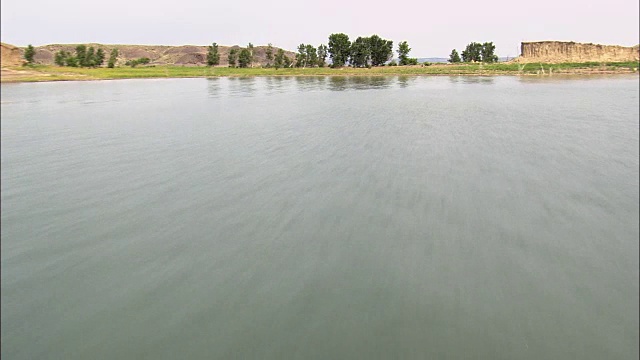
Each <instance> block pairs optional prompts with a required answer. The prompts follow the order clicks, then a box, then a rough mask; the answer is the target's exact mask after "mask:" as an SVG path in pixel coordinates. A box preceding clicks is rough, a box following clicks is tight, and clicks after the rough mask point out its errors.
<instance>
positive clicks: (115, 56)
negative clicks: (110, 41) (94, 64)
mask: <svg viewBox="0 0 640 360" xmlns="http://www.w3.org/2000/svg"><path fill="white" fill-rule="evenodd" d="M116 61H118V49H113V50H111V54H110V55H109V61H108V62H107V67H108V68H110V69H113V68H114V67H115V66H116Z"/></svg>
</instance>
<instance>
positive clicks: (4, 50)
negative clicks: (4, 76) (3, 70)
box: [0, 43, 24, 67]
mask: <svg viewBox="0 0 640 360" xmlns="http://www.w3.org/2000/svg"><path fill="white" fill-rule="evenodd" d="M0 52H1V54H2V59H1V62H0V67H7V66H20V65H22V63H23V62H24V60H23V59H22V49H20V48H19V47H17V46H13V45H10V44H5V43H0Z"/></svg>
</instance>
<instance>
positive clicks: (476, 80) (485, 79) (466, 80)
mask: <svg viewBox="0 0 640 360" xmlns="http://www.w3.org/2000/svg"><path fill="white" fill-rule="evenodd" d="M449 81H451V83H453V84H482V85H491V84H493V83H494V81H495V76H449Z"/></svg>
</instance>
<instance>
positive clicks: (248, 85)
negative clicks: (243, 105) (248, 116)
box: [229, 77, 257, 97]
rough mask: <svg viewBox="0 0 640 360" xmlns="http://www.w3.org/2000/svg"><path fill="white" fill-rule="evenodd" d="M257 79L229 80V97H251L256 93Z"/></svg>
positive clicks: (238, 78) (240, 78)
mask: <svg viewBox="0 0 640 360" xmlns="http://www.w3.org/2000/svg"><path fill="white" fill-rule="evenodd" d="M256 83H257V79H256V78H255V77H236V78H233V77H232V78H229V95H230V96H249V97H250V96H253V95H255V91H256Z"/></svg>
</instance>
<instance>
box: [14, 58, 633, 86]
mask: <svg viewBox="0 0 640 360" xmlns="http://www.w3.org/2000/svg"><path fill="white" fill-rule="evenodd" d="M639 67H640V66H639V63H638V62H633V61H632V62H608V63H596V62H588V63H557V64H542V63H528V64H518V63H497V64H432V65H430V66H422V65H417V66H384V67H375V68H371V69H366V68H358V69H354V68H347V67H345V68H339V69H332V68H285V69H278V70H276V69H273V68H268V69H265V68H245V69H240V68H228V67H214V68H210V67H186V66H146V67H135V68H131V67H117V68H113V69H109V68H73V67H59V66H46V65H34V66H28V67H18V68H11V69H5V70H3V72H2V82H33V81H59V80H102V79H137V78H188V77H219V76H233V77H245V76H358V75H364V76H375V75H543V74H544V75H553V74H561V73H562V74H567V73H568V74H601V73H633V72H636V73H637V72H638V68H639Z"/></svg>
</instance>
